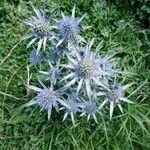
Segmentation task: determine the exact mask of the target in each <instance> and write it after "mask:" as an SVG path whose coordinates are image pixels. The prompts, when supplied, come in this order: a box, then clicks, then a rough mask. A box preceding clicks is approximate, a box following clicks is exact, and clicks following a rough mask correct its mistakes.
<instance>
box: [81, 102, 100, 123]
mask: <svg viewBox="0 0 150 150" xmlns="http://www.w3.org/2000/svg"><path fill="white" fill-rule="evenodd" d="M97 113H99V114H100V112H99V104H98V102H97V101H96V100H90V101H89V100H83V101H82V114H81V115H80V116H84V115H87V121H89V120H90V117H93V118H94V120H95V122H96V123H97V117H96V114H97Z"/></svg>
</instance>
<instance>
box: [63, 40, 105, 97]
mask: <svg viewBox="0 0 150 150" xmlns="http://www.w3.org/2000/svg"><path fill="white" fill-rule="evenodd" d="M92 44H93V40H92V41H91V42H89V43H88V44H87V45H86V48H85V49H84V50H83V55H81V54H80V53H79V52H78V51H76V52H75V54H76V58H73V57H72V56H69V55H67V56H68V59H69V64H68V65H63V66H64V67H67V68H69V71H70V74H68V75H67V76H65V77H64V78H63V80H66V79H69V78H71V79H72V80H71V81H70V82H69V83H68V84H67V85H66V87H69V86H71V85H72V84H74V83H75V82H76V81H77V82H78V87H77V93H78V92H79V91H80V89H81V86H82V85H83V84H85V87H86V91H87V94H88V97H89V98H91V85H100V86H102V87H104V88H106V86H105V85H103V84H102V82H100V80H99V78H101V76H102V70H101V68H100V60H99V59H98V57H97V56H96V53H94V52H92V51H90V48H91V46H92ZM93 81H94V82H93Z"/></svg>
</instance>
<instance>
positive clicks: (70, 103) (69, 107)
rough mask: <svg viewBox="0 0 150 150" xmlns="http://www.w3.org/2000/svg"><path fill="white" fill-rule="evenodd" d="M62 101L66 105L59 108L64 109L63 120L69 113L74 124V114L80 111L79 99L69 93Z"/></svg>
mask: <svg viewBox="0 0 150 150" xmlns="http://www.w3.org/2000/svg"><path fill="white" fill-rule="evenodd" d="M64 103H66V105H65V106H63V107H62V108H61V110H64V111H65V114H64V118H63V121H64V120H65V119H66V117H67V116H68V115H70V116H71V121H72V123H73V124H75V120H74V115H75V114H76V113H77V112H81V108H80V107H81V101H80V100H79V99H78V98H77V97H76V96H75V95H74V94H73V95H69V96H68V99H67V100H64Z"/></svg>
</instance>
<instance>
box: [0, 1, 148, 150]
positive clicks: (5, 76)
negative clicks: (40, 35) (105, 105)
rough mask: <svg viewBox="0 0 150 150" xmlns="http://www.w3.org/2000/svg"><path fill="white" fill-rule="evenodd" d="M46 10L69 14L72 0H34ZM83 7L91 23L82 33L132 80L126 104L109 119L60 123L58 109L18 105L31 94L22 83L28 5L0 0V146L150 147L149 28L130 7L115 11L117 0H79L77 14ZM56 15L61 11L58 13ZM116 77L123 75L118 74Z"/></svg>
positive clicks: (9, 149) (8, 149)
mask: <svg viewBox="0 0 150 150" xmlns="http://www.w3.org/2000/svg"><path fill="white" fill-rule="evenodd" d="M33 3H34V4H36V6H38V7H42V8H44V7H45V8H46V10H47V11H48V10H54V9H55V8H56V10H58V14H60V10H62V11H64V12H65V14H69V13H70V12H71V9H72V7H73V2H72V1H71V0H62V1H58V0H51V1H50V2H47V3H46V0H45V3H44V0H43V1H42V0H39V1H38V0H33ZM86 12H87V16H86V18H85V20H84V24H86V25H92V28H91V29H90V30H87V31H86V32H84V33H83V36H84V37H85V38H86V39H88V38H93V37H94V38H95V39H96V43H98V42H100V41H102V40H103V48H102V50H101V52H100V53H101V54H102V55H103V54H106V53H107V52H108V53H114V52H117V58H118V61H119V67H120V68H121V69H122V70H126V71H127V72H128V74H127V75H126V81H127V82H128V83H129V82H134V85H133V86H132V88H130V91H128V93H129V94H131V93H133V94H132V95H130V97H129V98H130V100H132V101H133V102H134V104H124V106H123V107H124V114H123V115H120V113H119V110H118V109H115V112H114V113H115V114H114V118H113V120H112V121H109V116H108V112H103V115H102V116H99V117H98V122H99V123H98V124H95V123H94V121H92V120H91V121H90V122H88V123H87V122H86V119H85V118H76V125H75V126H73V125H72V123H71V120H70V119H68V120H66V121H65V122H62V118H63V116H62V115H61V113H59V114H58V113H55V112H53V113H52V118H51V119H50V121H47V112H46V111H40V108H39V107H37V106H32V107H28V108H22V106H23V104H25V103H26V102H28V101H29V100H30V99H31V97H32V96H33V95H32V94H27V91H26V88H25V84H26V83H27V78H28V73H27V68H26V66H27V65H28V64H29V59H28V54H29V51H30V50H29V49H26V42H25V41H21V42H20V40H21V39H22V38H23V36H24V35H25V33H26V32H27V29H26V28H25V25H24V24H23V23H22V21H21V20H24V19H26V18H28V17H29V16H30V15H31V14H32V11H31V7H30V5H29V3H28V2H25V1H22V0H11V1H6V0H3V1H2V2H0V16H1V18H0V37H1V38H0V149H2V150H19V149H22V150H29V149H32V150H41V149H42V150H47V149H49V150H51V149H52V150H53V149H56V150H57V149H58V150H70V149H71V150H103V149H107V150H122V149H124V150H134V149H136V150H148V149H150V109H149V108H150V101H149V97H150V88H149V82H150V65H149V64H150V59H149V58H150V57H149V56H150V41H149V37H150V31H149V30H148V29H144V28H141V27H140V26H139V25H138V26H137V24H136V20H135V19H134V14H133V13H132V12H130V10H126V11H121V10H118V9H117V7H116V6H115V4H111V3H109V4H106V3H105V2H104V1H101V2H96V1H95V2H93V1H90V0H89V1H86V3H85V1H83V0H79V1H78V2H77V15H78V16H81V15H82V14H84V13H86ZM58 16H59V15H58ZM30 71H31V73H32V80H31V82H32V83H35V82H37V80H36V77H37V69H36V68H35V67H32V68H30ZM120 79H122V77H121V76H120Z"/></svg>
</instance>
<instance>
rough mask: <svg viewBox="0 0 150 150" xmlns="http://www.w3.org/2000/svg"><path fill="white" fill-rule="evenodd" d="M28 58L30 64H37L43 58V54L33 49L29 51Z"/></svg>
mask: <svg viewBox="0 0 150 150" xmlns="http://www.w3.org/2000/svg"><path fill="white" fill-rule="evenodd" d="M29 60H30V63H31V64H32V65H37V64H39V63H40V62H42V61H43V60H44V56H43V55H42V53H41V52H39V53H38V54H37V53H36V50H35V49H34V50H32V51H31V52H30V55H29Z"/></svg>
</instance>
